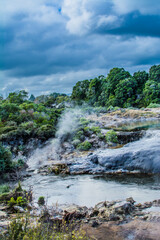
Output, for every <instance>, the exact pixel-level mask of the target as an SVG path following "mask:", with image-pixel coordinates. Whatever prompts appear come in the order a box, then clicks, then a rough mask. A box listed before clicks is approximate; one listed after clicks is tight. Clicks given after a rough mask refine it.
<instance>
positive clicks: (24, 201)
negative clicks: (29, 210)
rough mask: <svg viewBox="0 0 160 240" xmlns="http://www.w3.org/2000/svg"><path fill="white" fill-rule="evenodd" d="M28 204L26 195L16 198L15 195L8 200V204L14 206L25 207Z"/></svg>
mask: <svg viewBox="0 0 160 240" xmlns="http://www.w3.org/2000/svg"><path fill="white" fill-rule="evenodd" d="M26 205H27V199H26V198H24V197H21V196H19V197H17V199H16V200H15V199H14V197H11V198H10V200H9V201H8V206H9V207H10V208H12V207H13V206H20V207H25V206H26Z"/></svg>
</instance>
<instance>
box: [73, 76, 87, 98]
mask: <svg viewBox="0 0 160 240" xmlns="http://www.w3.org/2000/svg"><path fill="white" fill-rule="evenodd" d="M88 88H89V81H88V80H84V81H79V82H77V83H76V85H75V86H74V87H73V91H72V96H71V98H72V99H73V100H76V101H79V102H80V101H83V100H87V91H88Z"/></svg>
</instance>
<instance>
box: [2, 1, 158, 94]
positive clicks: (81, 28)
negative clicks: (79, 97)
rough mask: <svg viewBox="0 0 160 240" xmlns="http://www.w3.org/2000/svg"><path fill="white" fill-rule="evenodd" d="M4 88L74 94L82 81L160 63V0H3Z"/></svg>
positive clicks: (34, 92) (5, 90)
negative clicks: (76, 86)
mask: <svg viewBox="0 0 160 240" xmlns="http://www.w3.org/2000/svg"><path fill="white" fill-rule="evenodd" d="M1 3H2V6H3V7H0V93H1V94H3V95H4V96H5V95H7V94H8V93H9V92H13V91H17V90H22V89H25V90H26V91H28V92H29V93H33V94H34V95H36V96H37V95H41V94H50V93H52V92H60V93H71V92H72V87H73V86H74V85H75V83H76V82H77V81H79V80H84V79H91V78H94V77H97V76H99V75H104V76H106V75H107V74H108V72H109V70H110V69H111V68H113V67H123V68H125V69H126V70H128V71H130V72H131V73H133V72H135V71H139V70H146V71H148V70H149V68H150V67H151V66H152V65H155V64H160V1H159V0H27V1H22V0H1Z"/></svg>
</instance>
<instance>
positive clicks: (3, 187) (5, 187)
mask: <svg viewBox="0 0 160 240" xmlns="http://www.w3.org/2000/svg"><path fill="white" fill-rule="evenodd" d="M9 191H10V187H9V186H8V185H0V194H2V193H8V192H9Z"/></svg>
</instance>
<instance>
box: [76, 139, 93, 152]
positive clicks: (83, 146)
mask: <svg viewBox="0 0 160 240" xmlns="http://www.w3.org/2000/svg"><path fill="white" fill-rule="evenodd" d="M91 147H92V145H91V143H90V142H88V141H85V142H83V143H80V144H79V145H78V150H81V151H88V150H89V149H91Z"/></svg>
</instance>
